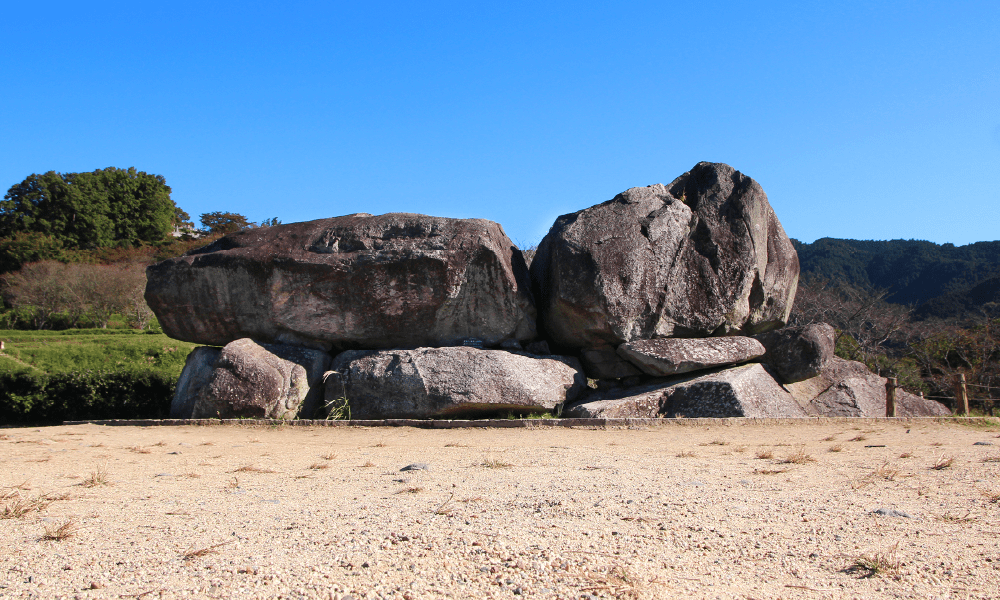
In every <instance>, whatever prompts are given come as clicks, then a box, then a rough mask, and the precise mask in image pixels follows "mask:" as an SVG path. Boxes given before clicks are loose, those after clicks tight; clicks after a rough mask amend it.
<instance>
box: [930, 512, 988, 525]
mask: <svg viewBox="0 0 1000 600" xmlns="http://www.w3.org/2000/svg"><path fill="white" fill-rule="evenodd" d="M938 520H940V521H944V522H945V523H956V524H963V523H972V522H975V521H978V520H979V517H974V516H972V512H971V511H966V513H965V514H964V515H962V516H961V517H960V516H958V515H953V514H951V513H950V512H947V513H944V514H943V515H941V516H939V517H938Z"/></svg>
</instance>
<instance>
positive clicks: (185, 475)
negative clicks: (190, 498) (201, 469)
mask: <svg viewBox="0 0 1000 600" xmlns="http://www.w3.org/2000/svg"><path fill="white" fill-rule="evenodd" d="M181 477H187V478H188V479H198V478H200V477H201V475H199V474H198V473H195V472H193V471H192V472H191V473H185V474H183V475H181Z"/></svg>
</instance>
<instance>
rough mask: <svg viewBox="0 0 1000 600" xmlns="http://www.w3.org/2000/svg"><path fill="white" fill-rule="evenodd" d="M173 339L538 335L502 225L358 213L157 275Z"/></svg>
mask: <svg viewBox="0 0 1000 600" xmlns="http://www.w3.org/2000/svg"><path fill="white" fill-rule="evenodd" d="M146 273H147V278H148V283H147V285H146V301H147V302H148V303H149V306H150V308H152V309H153V312H154V313H156V316H157V318H158V319H159V322H160V325H161V326H162V327H163V330H164V332H165V333H166V334H167V335H169V336H171V337H173V338H176V339H180V340H185V341H189V342H195V343H200V344H209V345H215V346H222V345H225V344H228V343H229V342H231V341H233V340H236V339H240V338H245V337H249V338H253V339H254V340H257V341H260V342H285V343H291V344H295V345H300V346H310V347H315V348H321V349H326V350H329V349H330V348H337V349H349V348H414V347H417V346H424V345H426V346H446V345H453V344H459V343H461V342H462V340H464V339H467V338H476V339H478V340H481V341H482V343H483V344H485V345H487V346H493V345H498V344H500V343H501V342H503V341H504V340H509V339H513V340H518V341H520V342H527V341H530V340H532V339H534V338H535V337H536V332H535V308H534V305H533V303H532V297H531V293H530V282H529V277H528V272H527V267H526V265H525V263H524V259H523V257H522V255H521V252H520V251H519V250H518V249H517V248H516V247H515V246H514V245H513V244H512V243H511V241H510V239H508V237H507V235H506V234H505V233H504V232H503V229H502V228H501V227H500V225H498V224H496V223H493V222H491V221H486V220H483V219H446V218H438V217H428V216H425V215H415V214H406V213H392V214H385V215H381V216H372V215H368V214H355V215H348V216H344V217H334V218H330V219H320V220H317V221H309V222H305V223H292V224H289V225H278V226H274V227H267V228H258V229H250V230H246V231H242V232H239V233H235V234H231V235H229V236H226V237H224V238H222V239H220V240H218V241H216V242H215V243H213V244H211V245H209V246H207V247H205V248H202V249H199V250H195V251H192V252H190V253H188V254H187V255H185V256H181V257H179V258H173V259H169V260H166V261H163V262H161V263H159V264H156V265H153V266H151V267H149V268H148V269H147V271H146Z"/></svg>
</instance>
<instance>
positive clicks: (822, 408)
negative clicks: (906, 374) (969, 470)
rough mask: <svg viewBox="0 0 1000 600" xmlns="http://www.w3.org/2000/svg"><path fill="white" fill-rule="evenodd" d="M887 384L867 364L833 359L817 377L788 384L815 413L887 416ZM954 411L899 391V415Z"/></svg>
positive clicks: (929, 415) (836, 415)
mask: <svg viewBox="0 0 1000 600" xmlns="http://www.w3.org/2000/svg"><path fill="white" fill-rule="evenodd" d="M885 383H886V379H885V378H884V377H879V376H878V375H876V374H875V373H872V372H871V371H869V370H868V367H866V366H865V365H864V364H863V363H860V362H856V361H852V360H844V359H842V358H840V357H837V356H834V357H832V358H830V360H829V361H828V362H827V365H826V366H825V367H824V368H823V371H822V372H821V373H820V374H819V375H818V376H816V377H812V378H810V379H806V380H804V381H798V382H795V383H790V384H787V385H785V389H787V390H788V391H789V392H790V393H791V394H792V397H793V398H795V401H796V402H797V403H798V404H799V405H800V406H801V407H802V408H803V410H805V412H806V413H807V414H809V415H812V416H820V417H884V416H885ZM950 414H951V411H950V410H948V408H947V407H945V406H944V405H943V404H941V403H940V402H935V401H934V400H929V399H925V398H921V397H919V396H916V395H914V394H910V393H908V392H906V391H904V390H900V389H897V391H896V416H897V417H931V416H947V415H950Z"/></svg>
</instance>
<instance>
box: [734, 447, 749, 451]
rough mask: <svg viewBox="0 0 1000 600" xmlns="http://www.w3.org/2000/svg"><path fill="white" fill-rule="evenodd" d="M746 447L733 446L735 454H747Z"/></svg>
mask: <svg viewBox="0 0 1000 600" xmlns="http://www.w3.org/2000/svg"><path fill="white" fill-rule="evenodd" d="M746 451H747V447H746V446H733V452H746Z"/></svg>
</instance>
